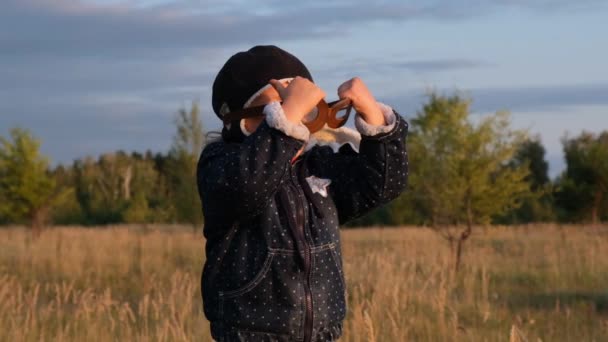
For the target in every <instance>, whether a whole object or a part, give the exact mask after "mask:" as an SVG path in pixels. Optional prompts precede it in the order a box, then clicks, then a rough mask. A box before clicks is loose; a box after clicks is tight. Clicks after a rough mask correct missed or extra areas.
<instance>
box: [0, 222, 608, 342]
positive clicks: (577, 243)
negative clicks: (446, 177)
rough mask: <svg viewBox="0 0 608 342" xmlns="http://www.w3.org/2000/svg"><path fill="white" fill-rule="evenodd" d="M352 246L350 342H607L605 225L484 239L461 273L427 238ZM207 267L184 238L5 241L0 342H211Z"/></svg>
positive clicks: (432, 237)
mask: <svg viewBox="0 0 608 342" xmlns="http://www.w3.org/2000/svg"><path fill="white" fill-rule="evenodd" d="M342 238H343V248H344V250H343V255H344V265H345V269H346V277H347V284H348V313H347V320H346V322H345V330H344V336H343V338H342V341H451V340H461V341H471V340H473V341H508V340H509V335H510V331H511V329H512V327H513V326H515V327H516V328H517V329H518V330H520V331H521V332H522V333H523V334H524V335H525V336H526V337H527V338H528V339H529V340H530V341H538V339H539V338H540V339H541V340H542V341H605V340H608V257H606V256H607V255H608V230H607V229H606V228H605V227H602V228H586V227H581V226H568V227H558V226H551V225H547V226H527V227H518V228H509V227H493V228H487V229H481V228H479V229H477V230H476V231H475V232H474V234H473V236H472V237H471V239H470V241H467V245H466V246H465V252H464V258H463V261H464V265H463V267H462V268H461V270H460V272H459V274H457V275H453V274H451V273H450V269H449V265H450V260H449V259H448V258H449V251H448V249H447V247H446V243H445V241H443V240H441V238H440V237H439V236H438V235H437V234H435V233H434V232H432V231H429V230H426V229H421V228H399V229H394V228H386V229H381V228H372V229H358V230H345V231H343V232H342ZM203 260H204V239H203V237H202V235H201V234H198V233H192V231H191V230H190V229H187V228H180V227H166V226H159V227H147V228H146V229H143V228H140V227H137V226H120V227H108V228H101V229H91V228H67V227H58V228H53V229H50V230H47V231H45V232H44V233H43V234H42V236H41V237H40V238H39V239H32V238H31V236H30V234H29V232H28V231H26V230H24V229H22V228H6V229H0V340H3V341H4V340H6V341H40V340H47V341H61V340H69V341H108V340H120V341H131V340H142V341H144V340H162V341H175V340H177V341H180V340H187V341H190V340H196V341H210V340H211V339H210V337H209V325H208V323H207V321H206V320H205V318H204V316H203V313H202V303H201V299H200V272H201V269H202V264H203Z"/></svg>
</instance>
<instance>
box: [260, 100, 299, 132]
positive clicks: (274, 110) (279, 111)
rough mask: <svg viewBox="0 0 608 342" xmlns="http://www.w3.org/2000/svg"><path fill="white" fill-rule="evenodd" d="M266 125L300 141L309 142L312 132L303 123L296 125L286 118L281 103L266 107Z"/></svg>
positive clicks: (273, 103)
mask: <svg viewBox="0 0 608 342" xmlns="http://www.w3.org/2000/svg"><path fill="white" fill-rule="evenodd" d="M264 114H265V115H266V123H268V126H270V127H272V128H275V129H278V130H279V131H281V132H283V133H285V134H286V135H288V136H290V137H292V138H296V139H298V140H304V141H308V138H309V137H310V131H309V130H308V128H307V127H306V126H304V124H303V123H299V124H295V123H293V122H291V121H289V120H287V118H286V117H285V112H284V111H283V107H281V103H280V102H279V101H274V102H270V103H269V104H267V105H266V106H265V107H264Z"/></svg>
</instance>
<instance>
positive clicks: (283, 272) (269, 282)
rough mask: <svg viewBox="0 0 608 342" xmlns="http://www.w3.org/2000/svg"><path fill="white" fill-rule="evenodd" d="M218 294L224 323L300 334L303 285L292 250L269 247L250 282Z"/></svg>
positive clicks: (242, 328) (237, 326)
mask: <svg viewBox="0 0 608 342" xmlns="http://www.w3.org/2000/svg"><path fill="white" fill-rule="evenodd" d="M218 294H219V305H220V310H219V311H220V317H221V319H222V321H223V323H224V325H225V326H226V327H229V328H232V329H236V330H243V331H244V330H247V331H257V332H269V333H274V334H290V335H295V336H297V335H299V334H301V331H302V321H303V317H304V316H303V308H304V306H303V303H304V302H303V288H302V285H301V275H300V273H299V270H298V265H297V264H296V259H295V255H294V253H293V251H291V250H275V249H270V250H269V251H268V254H267V256H266V258H265V260H264V263H263V264H262V266H261V268H260V270H259V271H258V272H257V274H256V275H255V276H254V277H253V278H252V279H251V280H250V281H249V282H247V283H246V284H244V285H243V286H241V287H239V288H237V289H233V290H229V291H220V292H219V293H218Z"/></svg>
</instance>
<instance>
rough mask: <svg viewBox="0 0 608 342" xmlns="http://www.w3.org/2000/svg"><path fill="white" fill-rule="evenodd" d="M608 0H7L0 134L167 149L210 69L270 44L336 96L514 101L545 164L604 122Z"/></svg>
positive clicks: (86, 146) (66, 146) (53, 147)
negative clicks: (357, 90)
mask: <svg viewBox="0 0 608 342" xmlns="http://www.w3.org/2000/svg"><path fill="white" fill-rule="evenodd" d="M605 3H606V2H605V1H599V0H581V1H562V0H552V1H549V0H527V1H524V0H487V1H473V0H452V1H447V0H435V1H418V0H405V1H379V2H375V4H374V5H370V2H368V1H363V0H351V1H318V0H312V1H307V2H298V3H296V2H287V1H277V0H269V1H243V0H233V1H231V0H222V1H220V0H211V1H195V0H175V1H168V0H165V1H145V0H139V1H138V0H113V1H76V0H5V1H3V5H2V11H0V29H1V30H0V134H2V135H5V134H6V133H7V132H8V130H9V128H10V127H13V126H16V125H19V126H22V127H26V128H29V129H30V130H31V131H32V132H33V133H34V135H36V136H37V137H39V138H41V140H42V141H43V146H42V150H43V152H44V153H45V154H47V155H49V156H50V157H51V159H52V160H53V161H54V162H55V163H57V162H61V163H70V162H71V161H72V160H73V159H75V158H80V157H84V156H86V155H93V156H96V155H98V154H100V153H103V152H109V151H113V150H117V149H123V150H127V151H130V150H139V151H144V150H146V149H151V150H153V151H166V150H168V148H169V145H170V144H171V138H172V135H173V131H174V127H173V121H172V120H173V117H174V114H175V112H176V110H177V109H178V108H179V107H180V106H189V104H190V102H191V101H192V100H195V99H198V100H199V101H200V102H201V105H202V109H203V121H204V124H205V126H206V128H207V129H210V130H211V129H218V128H219V121H218V120H217V118H216V117H215V115H214V114H213V112H212V109H211V106H210V98H211V93H210V87H211V84H212V82H213V78H214V77H215V73H216V72H217V71H218V70H219V68H220V67H221V66H222V65H223V63H224V62H225V61H226V59H227V58H228V57H230V56H231V55H232V54H234V53H236V52H238V51H242V50H246V49H248V48H250V47H251V46H253V45H257V44H275V45H278V46H280V47H282V48H284V49H286V50H288V51H290V52H292V53H293V54H295V55H296V56H298V57H299V58H300V59H301V60H302V61H304V63H305V64H306V65H307V66H308V68H309V69H310V70H311V72H312V74H313V77H314V78H315V80H316V82H317V83H318V84H319V85H320V86H321V87H322V88H323V89H324V90H325V91H326V93H327V94H328V97H329V98H328V99H329V100H333V99H335V97H336V96H335V89H336V88H337V87H338V85H339V84H340V83H342V82H343V81H345V80H347V79H349V78H350V77H353V76H360V77H361V78H362V79H363V80H364V81H365V82H366V83H367V84H368V86H369V88H370V89H371V90H372V91H373V93H374V94H375V95H376V97H377V98H378V99H379V100H380V101H383V102H385V103H387V104H389V105H392V106H393V107H394V108H395V109H397V110H398V111H399V112H400V113H402V114H404V115H405V116H406V117H407V118H411V117H412V116H413V115H414V114H415V112H416V110H418V109H419V108H420V106H421V105H422V103H423V102H424V100H425V97H424V94H425V93H426V92H427V91H428V90H429V89H435V90H437V91H440V92H445V93H448V94H449V93H451V92H453V91H456V90H458V91H462V92H464V93H466V94H468V95H470V96H471V97H472V98H473V101H474V102H473V109H474V113H475V115H483V114H488V113H492V112H494V111H496V110H503V109H506V110H509V111H511V113H512V118H513V125H514V126H515V127H518V128H527V129H529V130H530V132H531V133H533V134H540V136H541V139H542V141H543V143H544V144H545V146H546V148H547V152H548V155H547V158H548V160H549V161H550V165H551V174H552V175H553V176H555V175H556V174H558V173H559V172H560V171H561V170H562V169H563V167H564V162H563V161H562V153H561V143H560V139H561V138H562V137H563V136H564V134H566V132H567V131H568V132H569V134H570V135H576V134H579V133H580V132H581V131H582V130H587V131H592V132H599V131H601V130H603V129H606V128H608V110H607V109H608V71H607V68H606V61H607V60H608V38H607V35H606V24H605V18H607V17H608V5H606V4H605Z"/></svg>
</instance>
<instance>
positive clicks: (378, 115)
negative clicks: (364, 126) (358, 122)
mask: <svg viewBox="0 0 608 342" xmlns="http://www.w3.org/2000/svg"><path fill="white" fill-rule="evenodd" d="M338 97H339V98H340V99H345V98H347V99H350V100H351V101H352V104H353V107H354V108H355V110H356V111H357V113H359V115H361V116H362V117H363V119H364V120H365V121H366V122H367V123H368V124H370V125H386V122H385V120H384V115H383V114H382V110H381V109H380V106H378V103H377V102H376V99H374V96H373V95H372V93H371V92H370V91H369V89H367V86H366V85H365V83H363V81H362V80H361V79H360V78H359V77H354V78H351V79H350V80H348V81H346V82H344V83H342V84H341V85H340V86H339V87H338Z"/></svg>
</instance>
